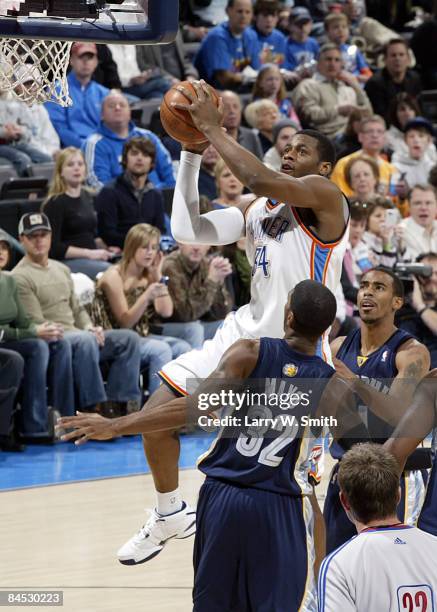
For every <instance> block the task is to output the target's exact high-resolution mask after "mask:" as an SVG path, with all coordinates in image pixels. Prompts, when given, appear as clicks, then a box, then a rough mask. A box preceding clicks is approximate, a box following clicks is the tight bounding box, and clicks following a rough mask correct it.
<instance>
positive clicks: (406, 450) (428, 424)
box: [385, 369, 437, 536]
mask: <svg viewBox="0 0 437 612" xmlns="http://www.w3.org/2000/svg"><path fill="white" fill-rule="evenodd" d="M436 428H437V369H434V370H431V372H430V373H429V374H428V375H427V376H425V378H424V379H423V380H422V381H421V383H420V384H419V385H418V387H417V389H416V392H415V394H414V398H413V402H412V405H411V407H410V408H409V409H408V411H407V413H406V414H405V416H404V418H403V419H402V421H401V422H400V423H399V425H398V427H397V428H396V429H395V431H394V433H393V435H392V437H391V438H390V440H388V441H387V442H386V443H385V446H386V447H387V448H388V450H389V451H390V452H391V453H392V454H393V455H394V456H395V457H396V459H397V460H398V463H399V467H400V469H401V470H402V469H404V465H405V462H406V461H407V460H408V457H409V456H410V455H411V453H412V452H414V450H415V448H416V447H417V446H418V445H419V444H420V443H421V442H422V440H423V439H424V438H426V436H427V435H428V434H430V433H431V431H434V432H435V430H436ZM434 446H435V445H434ZM433 450H434V462H433V466H432V469H431V474H430V476H429V480H428V485H427V489H426V496H425V501H424V503H423V506H422V510H421V512H420V515H419V519H418V521H417V526H418V527H419V528H420V529H423V531H427V532H428V533H431V534H432V535H435V536H437V463H436V459H435V450H436V449H435V447H434V449H433Z"/></svg>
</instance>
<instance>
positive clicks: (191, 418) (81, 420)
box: [58, 340, 259, 445]
mask: <svg viewBox="0 0 437 612" xmlns="http://www.w3.org/2000/svg"><path fill="white" fill-rule="evenodd" d="M258 354H259V342H258V341H257V340H238V341H237V342H235V344H233V345H232V346H231V347H230V348H229V349H228V350H227V351H226V353H225V354H224V355H223V357H222V359H221V361H220V363H219V365H218V366H217V368H216V370H215V371H214V372H213V373H212V374H211V376H209V377H208V378H207V379H206V380H204V381H203V382H201V383H200V385H199V387H198V388H197V390H196V392H195V393H194V394H193V395H192V396H190V397H179V398H177V399H175V400H172V401H171V402H168V403H166V404H161V405H158V406H153V407H152V408H147V409H145V410H144V409H143V410H141V411H140V412H135V413H133V414H129V415H126V416H123V417H119V418H116V419H107V418H105V417H102V416H101V415H99V414H81V413H79V414H78V415H77V416H73V417H63V418H61V419H59V421H58V428H59V427H62V428H74V431H72V432H70V433H67V434H65V435H64V436H63V437H62V439H63V440H76V444H77V445H80V444H84V443H85V442H87V441H88V440H109V439H111V438H114V437H116V436H120V435H126V434H130V435H133V434H147V433H151V432H154V431H162V430H166V429H179V428H181V427H184V426H185V425H188V424H192V423H195V422H197V418H198V416H199V415H200V414H208V413H210V412H214V410H217V408H218V407H217V405H216V404H215V403H214V404H209V399H208V398H209V397H211V396H212V394H217V393H219V392H220V391H221V389H223V387H224V385H225V383H227V384H228V385H229V384H231V383H232V385H233V389H234V390H235V389H236V385H235V383H236V382H237V383H238V381H239V380H244V379H246V378H247V377H248V376H249V374H250V373H251V372H252V371H253V369H254V368H255V365H256V362H257V360H258Z"/></svg>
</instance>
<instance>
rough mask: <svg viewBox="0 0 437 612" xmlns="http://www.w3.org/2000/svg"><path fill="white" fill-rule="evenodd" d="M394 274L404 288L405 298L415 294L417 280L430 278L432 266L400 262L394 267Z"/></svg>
mask: <svg viewBox="0 0 437 612" xmlns="http://www.w3.org/2000/svg"><path fill="white" fill-rule="evenodd" d="M393 272H394V273H395V274H396V276H398V277H399V278H400V280H401V281H402V284H403V286H404V293H405V297H406V298H407V297H408V296H409V295H411V294H412V293H413V289H414V279H415V278H430V276H432V266H427V265H426V264H422V263H404V262H402V261H399V262H398V263H396V264H395V265H394V268H393Z"/></svg>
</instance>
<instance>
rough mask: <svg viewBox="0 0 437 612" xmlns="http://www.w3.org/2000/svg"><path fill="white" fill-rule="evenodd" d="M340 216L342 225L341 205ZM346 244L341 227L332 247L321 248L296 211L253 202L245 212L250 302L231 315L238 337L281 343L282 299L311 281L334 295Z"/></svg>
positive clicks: (263, 201) (322, 244)
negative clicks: (249, 268) (241, 333)
mask: <svg viewBox="0 0 437 612" xmlns="http://www.w3.org/2000/svg"><path fill="white" fill-rule="evenodd" d="M343 212H344V217H345V221H346V222H347V220H348V214H349V212H348V206H347V202H346V199H344V211H343ZM348 239H349V232H348V227H347V228H346V230H345V231H344V232H343V235H342V236H341V237H340V238H339V240H338V241H337V242H332V243H325V242H322V241H321V240H320V239H319V238H317V236H315V235H314V234H313V233H312V232H311V230H309V229H308V228H307V227H305V225H304V224H303V222H302V220H301V218H300V216H299V212H298V209H296V208H294V207H292V206H290V205H289V204H283V203H280V202H274V201H272V200H268V199H266V198H258V199H256V200H255V201H254V202H253V204H251V205H250V207H249V208H248V210H247V211H246V253H247V257H248V259H249V262H250V264H251V265H252V283H251V296H252V297H251V301H250V303H249V304H247V305H246V306H243V307H242V308H239V309H238V311H237V312H236V315H235V316H236V319H237V323H238V325H239V326H240V327H241V328H242V331H243V333H244V335H245V336H249V337H254V338H259V337H261V336H268V337H270V338H282V337H283V335H284V316H283V315H284V307H285V304H286V303H287V297H288V293H289V292H290V291H291V289H293V287H295V286H296V285H297V283H299V282H301V281H303V280H306V279H313V280H317V281H319V282H321V283H323V284H324V285H326V286H327V287H328V288H329V289H330V290H331V291H332V292H333V293H335V291H336V288H337V285H338V284H339V282H340V276H341V266H342V262H343V257H344V254H345V251H346V247H347V243H348Z"/></svg>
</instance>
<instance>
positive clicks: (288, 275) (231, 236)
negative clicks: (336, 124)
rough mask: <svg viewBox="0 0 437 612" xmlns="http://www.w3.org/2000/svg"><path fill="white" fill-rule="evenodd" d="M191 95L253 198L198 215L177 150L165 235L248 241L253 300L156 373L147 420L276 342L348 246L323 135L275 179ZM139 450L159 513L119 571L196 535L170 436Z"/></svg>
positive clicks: (189, 172)
mask: <svg viewBox="0 0 437 612" xmlns="http://www.w3.org/2000/svg"><path fill="white" fill-rule="evenodd" d="M194 87H195V89H196V92H197V98H196V97H194V96H192V95H191V94H189V93H186V95H187V102H191V103H190V104H189V105H188V104H187V107H188V110H189V112H190V113H191V115H192V117H193V120H194V121H195V122H196V125H197V127H198V128H199V129H201V130H202V132H204V134H205V135H206V137H207V138H208V140H209V142H211V143H212V144H213V145H214V146H215V148H216V149H217V150H218V152H219V154H220V155H221V156H222V158H223V159H224V160H225V162H226V164H227V165H228V166H229V168H230V169H231V171H232V173H233V174H234V175H235V176H237V177H238V178H239V179H240V180H241V181H242V182H243V184H244V185H246V186H247V187H248V188H249V189H250V190H251V191H252V193H254V194H255V195H256V196H257V197H256V198H255V199H254V200H253V201H252V202H250V203H248V202H247V201H246V202H245V203H243V204H242V205H241V206H240V207H239V208H237V207H230V208H227V209H222V210H216V211H212V212H209V213H206V214H204V215H200V213H199V193H198V187H197V184H198V175H199V169H200V161H201V153H202V150H203V149H204V148H206V146H208V144H207V145H205V146H203V147H199V148H192V149H191V150H185V151H183V152H182V154H181V163H180V167H179V171H178V177H177V181H176V187H175V195H174V200H173V208H172V219H171V223H172V232H173V235H174V237H175V239H176V240H177V241H178V242H182V243H198V244H208V245H223V244H230V243H233V242H236V241H237V240H239V239H240V238H241V237H243V236H246V237H247V255H248V258H249V261H250V263H251V264H252V282H251V295H252V299H251V302H250V304H248V305H246V306H243V307H242V308H240V309H239V310H238V311H237V312H236V313H230V314H229V315H228V316H227V317H226V319H225V321H224V324H223V326H222V327H221V328H220V329H219V330H218V331H217V333H216V334H215V336H214V338H213V339H212V340H209V341H207V342H205V344H204V346H203V348H202V349H200V350H194V351H190V352H189V353H186V354H185V355H182V356H181V357H179V358H178V359H177V360H175V361H172V362H170V363H169V364H167V365H166V366H165V367H164V368H163V370H162V371H161V372H160V376H161V378H162V380H163V382H164V383H165V384H164V385H162V386H161V387H160V388H159V389H158V390H157V391H156V392H155V393H154V394H153V396H152V397H151V399H150V400H149V401H148V402H147V404H146V406H145V407H144V409H143V410H146V411H147V409H148V408H152V407H154V406H156V405H160V404H165V403H167V402H169V401H171V399H174V397H175V396H176V397H177V396H182V395H187V394H189V393H190V387H189V385H190V380H191V381H193V380H194V379H205V378H207V377H208V376H209V375H210V374H211V372H213V371H214V370H215V369H216V367H217V365H218V363H219V361H220V359H221V357H222V356H223V354H224V353H225V351H226V350H227V349H228V348H229V347H230V346H231V345H232V344H233V343H234V342H236V341H237V340H239V339H240V338H260V337H261V336H269V337H272V338H281V337H282V333H283V330H282V319H283V317H282V312H283V309H284V305H285V304H286V302H287V295H288V291H289V290H290V288H293V287H294V286H295V285H296V284H297V283H298V282H300V281H302V280H305V279H313V280H316V281H320V282H322V283H324V284H325V285H326V286H327V287H328V288H329V289H330V290H331V291H332V292H335V289H336V286H337V285H338V283H339V282H340V274H341V265H342V260H343V256H344V252H345V249H346V244H347V239H348V238H347V228H348V221H349V208H348V204H347V201H346V198H345V197H344V196H343V195H342V193H341V192H340V191H339V189H338V187H337V186H336V185H335V184H334V183H332V182H331V181H329V180H328V177H329V175H330V173H331V171H332V168H333V166H334V163H335V151H334V147H333V145H332V143H331V142H330V140H329V139H328V138H326V136H324V135H322V134H320V133H319V132H317V131H314V130H303V131H302V132H298V133H297V134H296V136H295V137H294V138H293V140H292V142H291V143H290V145H289V146H288V147H287V148H286V149H285V152H284V155H283V159H282V168H281V172H275V171H273V170H270V169H269V168H267V167H266V166H264V164H263V163H262V162H260V161H259V160H258V159H257V158H256V157H255V156H254V155H252V154H251V153H250V152H249V151H247V150H246V149H244V148H242V147H241V146H240V145H239V144H238V143H237V142H236V141H235V140H234V139H233V138H231V137H230V136H229V135H228V134H226V133H225V132H224V131H223V130H222V128H221V122H222V110H221V109H217V107H216V105H215V103H213V102H212V100H211V96H210V93H209V89H208V86H207V85H206V84H204V83H203V82H194ZM319 355H324V356H325V358H328V356H329V345H328V343H327V339H326V342H324V343H322V342H321V343H320V346H319ZM127 418H129V417H127ZM137 424H138V426H139V427H140V426H141V424H140V423H138V422H137ZM139 431H141V428H140V429H139ZM143 442H144V450H145V454H146V457H147V461H148V463H149V465H150V468H151V471H152V474H153V478H154V483H155V488H156V490H157V507H156V510H155V511H154V512H153V514H152V516H151V517H150V519H149V520H148V522H147V523H146V525H144V527H143V528H142V529H141V530H140V531H139V532H138V533H137V534H136V535H135V536H133V537H132V538H131V539H130V540H129V541H128V542H127V543H126V544H125V545H124V546H123V547H122V548H121V549H120V550H119V551H118V559H119V561H120V562H121V563H123V564H126V565H135V564H137V563H144V562H145V561H147V560H149V559H151V558H152V557H154V556H155V555H157V554H158V553H159V552H160V551H161V550H162V548H163V547H164V545H165V543H166V541H167V540H169V539H171V538H186V537H188V536H190V535H192V534H193V533H194V532H195V512H194V511H193V510H192V509H191V508H190V507H189V506H188V505H187V504H186V503H185V502H184V501H183V500H182V497H181V494H180V492H179V488H178V461H179V439H178V436H177V432H168V431H163V432H156V433H154V434H147V435H145V436H143Z"/></svg>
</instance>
